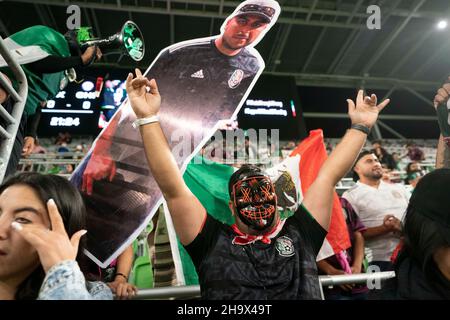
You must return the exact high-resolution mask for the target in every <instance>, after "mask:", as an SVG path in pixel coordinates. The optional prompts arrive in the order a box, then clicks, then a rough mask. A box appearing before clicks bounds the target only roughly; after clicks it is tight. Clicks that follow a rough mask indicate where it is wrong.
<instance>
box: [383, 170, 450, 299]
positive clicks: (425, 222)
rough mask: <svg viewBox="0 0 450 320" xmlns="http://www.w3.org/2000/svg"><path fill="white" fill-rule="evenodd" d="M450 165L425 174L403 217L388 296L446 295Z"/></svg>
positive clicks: (449, 273) (449, 284)
mask: <svg viewBox="0 0 450 320" xmlns="http://www.w3.org/2000/svg"><path fill="white" fill-rule="evenodd" d="M449 186H450V169H438V170H435V171H433V172H431V173H429V174H427V175H425V176H424V177H423V178H422V179H421V180H420V181H419V183H418V184H417V186H416V188H415V189H414V192H413V194H412V196H411V199H410V202H409V206H408V209H407V212H406V215H405V218H404V227H403V234H404V245H403V248H402V249H401V251H400V253H399V255H398V256H397V260H396V262H395V273H396V278H395V279H394V280H393V281H391V283H390V285H388V288H387V291H386V296H385V297H386V298H389V299H392V298H394V299H421V300H422V299H433V300H435V299H445V300H447V299H450V201H448V199H449V198H450V189H449Z"/></svg>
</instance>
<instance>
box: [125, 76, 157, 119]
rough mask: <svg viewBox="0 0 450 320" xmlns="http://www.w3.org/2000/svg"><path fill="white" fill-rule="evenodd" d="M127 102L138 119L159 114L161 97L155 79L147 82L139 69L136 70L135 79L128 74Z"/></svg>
mask: <svg viewBox="0 0 450 320" xmlns="http://www.w3.org/2000/svg"><path fill="white" fill-rule="evenodd" d="M126 90H127V94H128V100H129V101H130V104H131V107H132V108H133V111H134V113H135V114H136V116H137V117H138V118H147V117H151V116H155V115H157V114H158V112H159V107H160V105H161V96H160V95H159V92H158V86H157V85H156V81H155V79H152V80H148V79H147V78H146V77H144V76H143V75H142V73H141V71H140V70H139V69H136V78H134V79H133V74H132V73H129V74H128V77H127V82H126Z"/></svg>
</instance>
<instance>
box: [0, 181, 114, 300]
mask: <svg viewBox="0 0 450 320" xmlns="http://www.w3.org/2000/svg"><path fill="white" fill-rule="evenodd" d="M85 229H86V210H85V207H84V203H83V199H82V198H81V196H80V194H79V192H78V190H77V189H76V188H75V187H74V186H72V184H71V183H70V182H69V181H67V180H66V179H64V178H62V177H59V176H55V175H42V174H38V173H21V174H18V175H16V176H13V177H11V178H10V179H8V180H7V181H6V182H4V183H3V184H2V185H1V186H0V300H5V299H112V293H111V290H110V289H109V288H108V287H107V286H106V285H105V284H103V283H100V282H89V281H86V280H85V278H84V276H83V273H82V272H81V270H80V267H82V266H83V264H84V263H83V261H84V259H85V256H84V255H83V253H82V251H83V247H84V245H85V239H84V238H83V237H82V236H83V235H84V234H85V233H86V230H85Z"/></svg>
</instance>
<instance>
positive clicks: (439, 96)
mask: <svg viewBox="0 0 450 320" xmlns="http://www.w3.org/2000/svg"><path fill="white" fill-rule="evenodd" d="M448 79H449V80H450V77H449V78H448ZM449 97H450V83H444V84H443V85H442V87H441V88H439V89H438V91H437V93H436V96H435V97H434V107H435V108H437V107H438V105H440V104H444V103H447V101H448V98H449Z"/></svg>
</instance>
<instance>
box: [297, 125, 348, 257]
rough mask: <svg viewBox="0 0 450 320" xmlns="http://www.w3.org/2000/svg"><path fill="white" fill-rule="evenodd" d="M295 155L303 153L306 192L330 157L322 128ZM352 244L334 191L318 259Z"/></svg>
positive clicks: (303, 175) (303, 142)
mask: <svg viewBox="0 0 450 320" xmlns="http://www.w3.org/2000/svg"><path fill="white" fill-rule="evenodd" d="M294 155H301V161H300V169H299V170H300V180H301V181H302V191H303V193H305V192H306V190H308V188H309V186H310V185H311V184H312V183H313V182H314V180H315V179H316V177H317V174H318V173H319V170H320V168H321V167H322V164H323V163H324V162H325V160H326V159H327V157H328V156H327V151H326V149H325V144H324V143H323V132H322V130H320V129H318V130H313V131H311V132H310V133H309V137H308V138H307V139H305V140H303V141H302V143H300V144H299V145H298V146H297V148H296V149H295V150H294V151H293V152H292V153H291V154H290V156H294ZM350 245H351V244H350V238H349V235H348V230H347V225H346V222H345V219H344V214H343V212H342V207H341V204H340V201H339V197H338V195H337V193H336V192H334V198H333V209H332V213H331V223H330V229H329V230H328V234H327V237H326V239H325V241H324V243H323V245H322V248H321V249H320V252H319V254H318V256H317V261H320V260H323V259H326V258H328V257H330V256H332V255H335V254H337V253H340V252H341V251H344V250H346V249H348V248H349V247H350Z"/></svg>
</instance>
